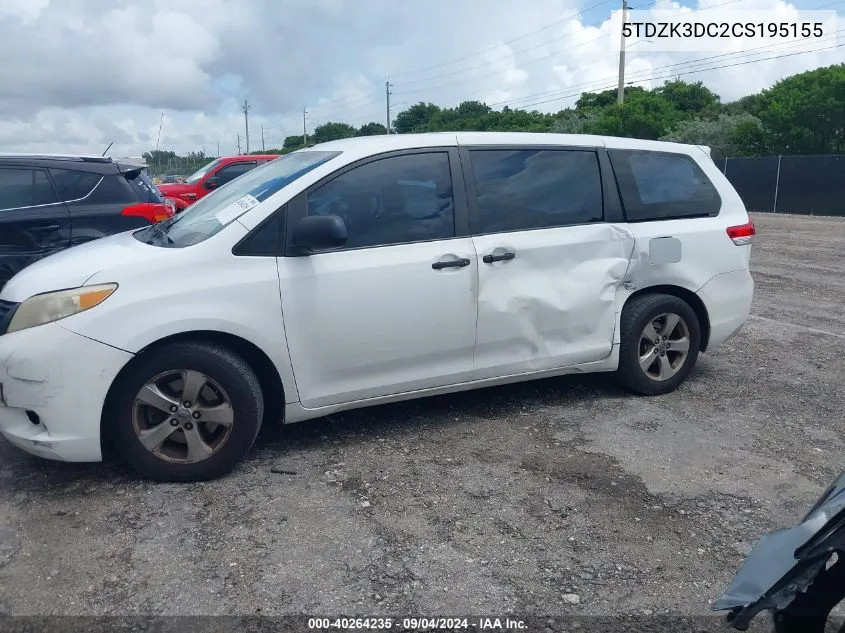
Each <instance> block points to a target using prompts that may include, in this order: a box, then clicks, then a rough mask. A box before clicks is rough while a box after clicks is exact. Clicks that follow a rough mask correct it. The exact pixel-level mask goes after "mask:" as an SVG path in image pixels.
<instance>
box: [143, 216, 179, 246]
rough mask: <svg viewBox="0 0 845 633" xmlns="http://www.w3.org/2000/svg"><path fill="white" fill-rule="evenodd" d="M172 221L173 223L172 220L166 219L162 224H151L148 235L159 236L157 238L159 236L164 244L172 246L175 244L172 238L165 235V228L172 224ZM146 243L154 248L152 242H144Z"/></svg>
mask: <svg viewBox="0 0 845 633" xmlns="http://www.w3.org/2000/svg"><path fill="white" fill-rule="evenodd" d="M174 217H175V216H174ZM172 221H173V218H168V219H167V220H164V221H163V222H157V223H156V224H153V225H152V226H150V228H149V235H159V236H161V238H162V239H163V240H164V242H165V243H166V244H174V243H175V242H174V241H173V238H172V237H170V236H169V235H168V234H167V227H169V226H170V224H172ZM165 225H166V226H165ZM146 243H147V244H150V245H151V246H154V244H153V240H146Z"/></svg>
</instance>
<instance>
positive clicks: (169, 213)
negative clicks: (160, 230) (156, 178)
mask: <svg viewBox="0 0 845 633" xmlns="http://www.w3.org/2000/svg"><path fill="white" fill-rule="evenodd" d="M120 214H121V215H126V216H132V217H138V218H144V219H145V220H147V221H149V222H150V223H152V224H155V223H156V222H161V221H162V220H166V219H167V218H170V217H173V208H172V207H171V206H170V205H169V204H164V203H160V202H139V203H138V204H133V205H131V206H128V207H126V208H125V209H124V210H123V211H121V212H120Z"/></svg>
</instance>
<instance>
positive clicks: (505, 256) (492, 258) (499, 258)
mask: <svg viewBox="0 0 845 633" xmlns="http://www.w3.org/2000/svg"><path fill="white" fill-rule="evenodd" d="M514 257H516V253H510V252H508V253H502V254H501V255H485V256H484V257H482V258H481V261H483V262H484V263H485V264H492V263H493V262H506V261H509V260H511V259H513V258H514Z"/></svg>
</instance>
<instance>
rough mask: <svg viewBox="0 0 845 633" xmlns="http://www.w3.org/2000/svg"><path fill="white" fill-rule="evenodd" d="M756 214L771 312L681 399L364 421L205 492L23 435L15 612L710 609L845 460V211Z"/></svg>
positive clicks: (538, 399) (274, 446)
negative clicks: (762, 539) (48, 451)
mask: <svg viewBox="0 0 845 633" xmlns="http://www.w3.org/2000/svg"><path fill="white" fill-rule="evenodd" d="M755 221H756V223H757V225H758V232H759V238H758V240H757V243H756V245H755V247H754V251H753V272H754V278H755V280H756V284H757V285H756V293H755V301H754V306H753V317H752V319H751V320H750V321H749V323H748V324H747V326H746V327H745V328H744V330H743V331H742V332H741V333H740V334H739V335H738V336H736V337H735V338H734V339H732V340H731V341H729V342H728V343H726V344H725V345H724V346H723V347H722V348H720V349H718V350H716V351H715V352H713V353H710V354H705V355H703V356H702V357H701V358H700V360H699V363H698V366H697V368H696V370H695V371H694V373H693V374H692V376H691V377H690V379H689V380H688V381H687V382H686V383H685V384H684V385H683V386H682V387H681V388H680V389H679V390H678V391H677V392H675V393H673V394H670V395H667V396H661V397H656V398H650V399H644V398H637V397H632V396H629V395H627V394H625V393H623V392H621V391H619V390H618V389H617V388H616V387H615V386H614V385H613V384H612V383H611V382H610V381H609V380H608V379H607V378H606V377H603V376H598V375H593V376H581V377H566V378H559V379H551V380H544V381H538V382H532V383H524V384H520V385H515V386H508V387H500V388H491V389H485V390H481V391H475V392H468V393H463V394H459V395H454V396H449V397H438V398H431V399H426V400H418V401H414V402H409V403H403V404H398V405H388V406H382V407H378V408H373V409H370V410H362V411H356V412H350V413H344V414H341V415H335V416H332V417H330V418H326V419H323V420H317V421H312V422H309V423H304V424H302V425H295V426H289V427H282V428H276V429H266V430H265V431H264V432H263V434H262V437H261V439H260V440H259V443H258V445H257V446H256V448H255V449H254V451H253V453H252V454H251V457H250V458H249V459H248V460H247V461H246V462H245V463H244V464H243V465H242V466H241V467H240V468H239V469H238V470H237V471H236V472H235V473H233V474H232V475H230V476H229V477H227V478H225V479H222V480H219V481H215V482H211V483H204V484H188V485H170V484H165V485H162V484H153V483H149V482H145V481H141V480H139V479H137V478H135V477H134V476H133V475H132V474H130V473H128V472H126V471H125V470H124V469H123V468H122V467H120V466H118V465H112V464H105V465H104V464H90V465H72V464H61V463H53V462H46V461H42V460H39V459H36V458H32V457H29V456H27V455H25V454H23V453H20V452H18V451H17V450H15V449H14V448H13V447H11V446H10V445H8V444H6V443H5V442H3V441H2V440H0V614H14V615H109V614H112V615H144V614H156V615H197V614H206V615H223V614H235V615H256V614H258V615H281V614H289V613H309V614H317V615H323V614H341V613H346V614H351V613H358V614H365V615H367V614H368V615H377V614H392V615H394V616H396V615H400V616H401V615H410V614H417V615H443V614H467V615H469V614H482V615H500V614H506V613H515V614H523V615H528V614H533V615H540V614H541V615H543V616H549V617H554V616H566V615H579V616H580V615H608V614H627V615H629V616H649V615H651V614H655V615H658V614H662V613H666V612H671V613H673V614H683V615H687V616H691V617H697V616H700V615H705V614H708V613H709V603H710V602H712V601H713V600H715V598H717V597H718V595H720V592H721V591H722V590H723V589H724V587H725V586H726V584H727V583H728V582H729V581H730V579H731V578H732V577H733V575H734V573H735V571H736V570H737V568H738V566H739V565H740V564H741V562H742V560H743V557H744V555H745V554H746V553H747V552H748V551H749V548H750V546H751V545H752V544H753V542H754V541H755V540H756V539H757V537H758V536H759V535H760V534H761V533H762V532H765V531H771V530H773V529H778V528H780V527H784V526H787V525H791V524H793V523H794V522H795V521H796V520H797V519H799V518H800V515H802V514H803V512H804V511H806V510H807V509H808V508H809V506H810V505H811V504H812V502H813V501H814V500H815V498H816V497H817V496H818V495H819V494H820V493H821V491H822V489H823V487H824V485H826V484H827V483H829V481H831V480H832V479H833V478H834V477H835V476H836V474H837V473H838V472H839V471H840V470H841V469H842V468H843V458H842V455H843V454H845V439H843V434H842V416H841V410H842V404H841V403H842V399H843V396H845V381H843V379H842V375H843V370H845V361H844V360H843V351H845V309H843V304H845V299H843V297H845V258H843V257H842V254H841V253H842V246H843V244H845V221H843V220H839V219H824V218H812V217H797V216H771V215H760V214H758V215H757V216H756V217H755ZM715 620H716V619H715V618H710V619H709V620H708V621H715Z"/></svg>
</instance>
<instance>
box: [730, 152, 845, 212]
mask: <svg viewBox="0 0 845 633" xmlns="http://www.w3.org/2000/svg"><path fill="white" fill-rule="evenodd" d="M716 164H717V165H718V166H719V167H720V168H721V169H722V171H723V172H724V174H725V176H726V177H727V179H728V180H730V182H731V184H732V185H733V186H734V188H735V189H736V190H737V192H738V193H739V195H740V197H741V198H742V201H743V202H744V203H745V206H746V208H747V209H748V210H749V211H758V212H760V211H762V212H767V213H798V214H805V215H841V216H845V155H842V154H824V155H818V156H760V157H756V158H723V159H720V160H718V161H716Z"/></svg>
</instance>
